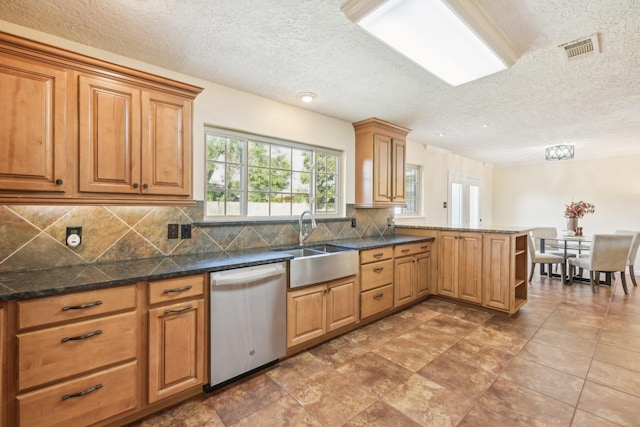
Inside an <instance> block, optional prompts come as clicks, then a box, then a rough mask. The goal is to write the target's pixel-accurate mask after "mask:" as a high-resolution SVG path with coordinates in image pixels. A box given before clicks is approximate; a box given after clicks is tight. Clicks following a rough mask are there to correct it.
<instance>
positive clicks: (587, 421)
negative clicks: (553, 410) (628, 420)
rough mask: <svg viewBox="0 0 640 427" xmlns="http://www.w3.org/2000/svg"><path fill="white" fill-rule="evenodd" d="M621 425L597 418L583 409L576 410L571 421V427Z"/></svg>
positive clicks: (609, 426) (612, 426)
mask: <svg viewBox="0 0 640 427" xmlns="http://www.w3.org/2000/svg"><path fill="white" fill-rule="evenodd" d="M619 426H620V424H616V423H612V422H611V421H607V420H605V419H604V418H600V417H596V416H595V415H593V414H590V413H588V412H585V411H583V410H581V409H578V410H576V413H575V415H574V416H573V421H571V427H619Z"/></svg>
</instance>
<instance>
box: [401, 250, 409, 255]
mask: <svg viewBox="0 0 640 427" xmlns="http://www.w3.org/2000/svg"><path fill="white" fill-rule="evenodd" d="M410 250H411V249H401V250H400V252H402V253H403V254H406V253H407V252H409V251H410Z"/></svg>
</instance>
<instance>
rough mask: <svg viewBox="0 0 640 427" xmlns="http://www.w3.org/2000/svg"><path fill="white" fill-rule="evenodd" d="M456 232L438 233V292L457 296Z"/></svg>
mask: <svg viewBox="0 0 640 427" xmlns="http://www.w3.org/2000/svg"><path fill="white" fill-rule="evenodd" d="M458 240H459V239H458V233H448V232H442V233H440V253H439V254H438V275H439V277H438V294H439V295H445V296H448V297H453V298H458Z"/></svg>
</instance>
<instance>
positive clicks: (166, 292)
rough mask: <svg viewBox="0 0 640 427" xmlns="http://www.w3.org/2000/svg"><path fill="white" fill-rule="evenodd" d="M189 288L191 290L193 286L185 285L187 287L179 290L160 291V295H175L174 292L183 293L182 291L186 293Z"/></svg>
mask: <svg viewBox="0 0 640 427" xmlns="http://www.w3.org/2000/svg"><path fill="white" fill-rule="evenodd" d="M191 288H193V286H191V285H187V286H183V287H181V288H175V289H165V290H164V291H162V293H163V294H171V293H175V292H184V291H188V290H189V289H191Z"/></svg>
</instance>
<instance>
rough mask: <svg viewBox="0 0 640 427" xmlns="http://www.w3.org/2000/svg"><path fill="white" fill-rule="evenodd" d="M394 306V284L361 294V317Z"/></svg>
mask: <svg viewBox="0 0 640 427" xmlns="http://www.w3.org/2000/svg"><path fill="white" fill-rule="evenodd" d="M392 308H393V285H387V286H383V287H381V288H378V289H372V290H370V291H367V292H362V293H361V294H360V318H362V319H364V318H365V317H369V316H371V315H373V314H376V313H381V312H383V311H385V310H390V309H392Z"/></svg>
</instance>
